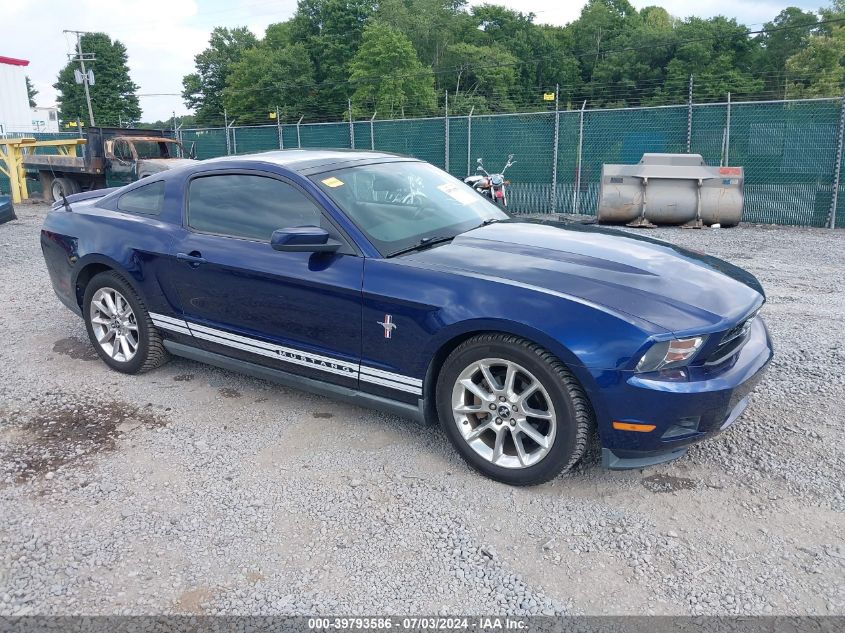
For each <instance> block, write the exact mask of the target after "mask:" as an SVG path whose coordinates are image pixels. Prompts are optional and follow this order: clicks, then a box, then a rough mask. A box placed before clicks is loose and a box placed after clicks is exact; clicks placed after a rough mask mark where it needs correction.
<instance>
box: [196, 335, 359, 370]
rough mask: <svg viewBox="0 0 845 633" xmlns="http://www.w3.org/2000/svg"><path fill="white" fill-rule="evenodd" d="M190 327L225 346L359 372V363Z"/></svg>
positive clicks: (317, 365) (318, 365) (318, 366)
mask: <svg viewBox="0 0 845 633" xmlns="http://www.w3.org/2000/svg"><path fill="white" fill-rule="evenodd" d="M188 327H189V328H190V330H191V332H193V333H194V334H195V335H196V336H199V333H200V332H202V333H203V334H206V335H209V336H214V337H216V338H218V339H221V340H222V341H224V342H223V343H222V344H223V345H228V344H229V342H230V341H231V342H236V343H243V344H245V345H250V346H252V347H258V348H263V349H266V350H271V351H273V352H275V353H276V354H278V355H279V357H280V358H283V360H287V357H286V356H283V355H286V354H290V355H293V356H296V357H298V358H304V359H309V360H312V361H314V363H315V366H316V367H317V368H318V369H320V368H322V367H323V365H321V364H320V363H324V364H329V365H331V366H337V367H340V368H342V369H349V370H350V371H354V372H357V371H358V363H350V362H348V361H344V360H339V359H337V358H331V357H330V356H321V355H319V354H312V353H310V352H303V351H301V350H298V349H293V348H291V347H283V346H281V345H276V344H274V343H266V342H264V341H260V340H258V339H254V338H249V337H246V336H241V335H240V334H232V333H231V332H225V331H223V330H217V329H215V328H210V327H206V326H204V325H198V324H196V323H189V324H188Z"/></svg>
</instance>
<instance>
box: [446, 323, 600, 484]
mask: <svg viewBox="0 0 845 633" xmlns="http://www.w3.org/2000/svg"><path fill="white" fill-rule="evenodd" d="M436 398H437V411H438V416H439V418H440V424H441V426H442V428H443V430H444V431H445V432H446V434H447V436H448V437H449V439H450V441H451V442H452V444H453V445H454V446H455V448H456V449H457V450H458V452H459V453H460V454H461V456H462V457H463V458H464V459H465V460H466V462H467V463H468V464H469V465H470V466H472V467H473V468H475V469H476V470H478V471H480V472H481V473H483V474H484V475H487V476H488V477H490V478H492V479H495V480H497V481H501V482H503V483H506V484H511V485H533V484H539V483H542V482H545V481H548V480H550V479H552V478H553V477H555V476H556V475H558V474H560V473H561V472H564V471H566V470H568V469H569V468H571V467H572V466H573V465H575V464H576V463H577V462H578V460H579V459H580V458H581V457H582V455H583V454H584V451H585V450H586V446H587V439H588V436H589V430H590V427H591V425H592V424H593V414H592V409H591V407H590V405H589V403H588V401H587V397H586V395H585V394H584V391H583V389H582V388H581V386H580V385H579V384H578V381H577V380H576V379H575V377H574V376H573V375H572V374H571V373H570V372H569V370H568V369H567V368H566V367H565V366H564V365H563V364H562V363H561V362H560V361H559V360H558V359H557V358H556V357H555V356H553V355H552V354H550V353H549V352H548V351H546V350H544V349H543V348H541V347H540V346H538V345H535V344H533V343H531V342H529V341H525V340H523V339H520V338H518V337H514V336H509V335H504V334H484V335H480V336H476V337H473V338H471V339H469V340H467V341H465V342H464V343H462V344H461V345H459V346H458V347H457V348H456V349H455V350H454V351H453V352H452V353H451V354H450V355H449V357H448V358H447V359H446V362H445V363H444V365H443V368H442V370H441V372H440V376H439V378H438V381H437V394H436Z"/></svg>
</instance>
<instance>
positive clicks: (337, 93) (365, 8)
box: [290, 0, 376, 118]
mask: <svg viewBox="0 0 845 633" xmlns="http://www.w3.org/2000/svg"><path fill="white" fill-rule="evenodd" d="M375 1H376V0H299V4H298V5H297V10H296V14H295V15H294V17H293V20H292V21H291V29H290V33H291V37H292V39H293V41H294V42H302V43H303V44H304V45H305V47H306V48H307V49H308V53H309V55H310V56H311V61H312V62H313V63H314V73H315V79H316V81H317V83H318V84H319V90H317V91H316V94H315V108H316V110H315V114H317V115H318V116H324V117H327V118H336V117H340V116H342V113H344V112H345V110H346V99H347V97H348V96H349V86H348V83H347V82H348V79H349V63H350V62H351V61H352V58H353V57H354V56H355V52H356V51H357V50H358V47H359V46H360V44H361V38H362V36H363V32H364V26H365V25H366V24H367V20H368V19H369V18H370V17H371V16H372V14H373V11H374V8H375Z"/></svg>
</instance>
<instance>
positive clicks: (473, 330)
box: [423, 320, 596, 422]
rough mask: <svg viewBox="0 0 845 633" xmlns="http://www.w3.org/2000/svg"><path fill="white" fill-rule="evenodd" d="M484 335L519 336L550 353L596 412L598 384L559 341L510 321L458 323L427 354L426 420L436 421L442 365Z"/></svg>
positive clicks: (424, 381)
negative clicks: (467, 341) (452, 355)
mask: <svg viewBox="0 0 845 633" xmlns="http://www.w3.org/2000/svg"><path fill="white" fill-rule="evenodd" d="M482 334H504V335H507V336H518V337H519V338H522V339H525V340H526V341H528V342H530V343H534V344H536V345H539V346H540V347H542V348H544V349H545V350H547V351H548V352H549V353H551V354H552V355H553V356H555V358H557V359H558V360H559V361H560V362H561V363H563V365H564V366H565V367H566V368H567V369H568V370H569V372H570V373H571V374H572V375H573V376H574V377H575V379H576V380H577V381H578V383H579V384H580V385H581V388H582V389H583V390H584V393H585V394H586V396H587V400H588V401H589V403H590V406H591V407H592V408H593V411H594V412H595V410H596V406H595V403H594V402H593V399H592V396H591V393H592V392H593V391H594V387H595V385H594V384H593V382H594V380H593V377H592V375H591V374H590V373H589V372H588V371H587V370H586V369H585V368H584V366H583V365H581V363H579V362H578V358H577V356H576V355H575V354H574V353H573V352H572V351H571V350H569V349H567V348H566V347H565V346H564V345H562V344H561V343H560V342H558V341H556V340H554V339H552V338H551V337H550V336H548V335H547V334H544V333H543V332H541V331H539V330H536V329H534V328H532V327H530V326H527V325H525V324H522V323H515V322H510V321H488V320H483V321H471V322H465V323H462V324H457V325H456V326H453V327H452V328H449V332H448V333H445V334H444V336H443V337H439V338H438V341H437V343H436V344H435V345H432V350H431V351H430V352H429V354H428V355H427V356H428V357H429V361H428V363H427V366H426V371H425V378H424V379H423V405H424V411H425V417H426V419H427V420H428V421H429V422H434V421H436V419H437V408H436V402H435V399H436V394H435V391H436V389H435V387H436V385H437V378H438V376H439V375H440V370H441V368H442V367H443V363H444V361H445V360H446V358H448V356H449V354H451V353H452V352H453V351H454V350H455V349H456V348H457V347H458V346H459V345H461V344H462V343H463V342H464V341H466V340H468V339H470V338H472V337H474V336H479V335H482Z"/></svg>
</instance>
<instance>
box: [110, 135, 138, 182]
mask: <svg viewBox="0 0 845 633" xmlns="http://www.w3.org/2000/svg"><path fill="white" fill-rule="evenodd" d="M106 149H108V145H107V146H106ZM108 159H109V167H108V169H107V170H106V184H107V185H108V186H109V187H122V186H123V185H128V184H129V183H130V182H135V181H136V180H137V177H136V165H137V161H136V160H135V154H134V153H133V152H132V146H131V145H130V144H129V143H128V142H127V141H126V140H124V139H120V138H118V139H115V140H114V141H113V142H112V143H111V155H110V156H108Z"/></svg>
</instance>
